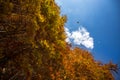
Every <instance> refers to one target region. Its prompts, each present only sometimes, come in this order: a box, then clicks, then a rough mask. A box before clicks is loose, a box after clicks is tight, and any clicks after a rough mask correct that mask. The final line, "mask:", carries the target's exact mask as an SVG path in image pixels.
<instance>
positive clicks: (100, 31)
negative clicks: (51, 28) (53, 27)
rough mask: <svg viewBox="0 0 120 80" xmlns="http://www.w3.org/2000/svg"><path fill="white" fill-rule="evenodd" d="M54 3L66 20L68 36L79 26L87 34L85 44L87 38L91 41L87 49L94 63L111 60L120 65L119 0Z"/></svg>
mask: <svg viewBox="0 0 120 80" xmlns="http://www.w3.org/2000/svg"><path fill="white" fill-rule="evenodd" d="M56 2H57V3H58V4H59V6H60V8H61V14H65V15H67V17H68V21H67V23H66V25H65V27H66V28H67V29H68V30H69V33H70V34H71V35H74V34H73V33H74V32H77V31H79V30H81V28H80V29H79V27H81V26H82V28H84V29H85V30H86V32H87V33H89V35H88V38H87V41H88V39H89V38H92V39H93V48H92V47H87V48H88V49H89V50H90V51H91V52H92V54H93V56H94V57H95V59H96V60H99V61H102V62H103V63H108V62H109V61H112V62H114V63H117V64H119V65H120V0H56ZM78 29H79V30H78ZM86 32H85V33H86ZM79 35H81V33H80V34H79ZM82 37H83V35H82ZM73 38H78V37H76V36H75V37H73V36H72V37H71V39H73ZM73 42H74V40H73ZM81 45H82V46H85V47H86V45H84V44H83V43H80V46H81Z"/></svg>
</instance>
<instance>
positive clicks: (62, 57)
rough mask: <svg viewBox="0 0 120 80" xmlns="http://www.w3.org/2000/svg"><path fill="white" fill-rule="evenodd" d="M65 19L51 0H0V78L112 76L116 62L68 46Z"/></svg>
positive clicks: (109, 79) (96, 79)
mask: <svg viewBox="0 0 120 80" xmlns="http://www.w3.org/2000/svg"><path fill="white" fill-rule="evenodd" d="M65 22H66V16H61V15H60V8H59V7H58V6H57V5H56V4H55V1H54V0H0V80H8V79H9V80H114V77H113V76H112V73H111V70H114V71H116V70H117V66H116V65H115V64H112V63H109V64H102V63H100V62H97V61H95V60H94V59H93V56H92V55H91V54H90V53H89V52H87V51H85V50H82V49H80V48H75V49H73V50H71V49H70V46H69V45H68V44H67V43H66V42H65V38H66V36H65V32H64V23H65Z"/></svg>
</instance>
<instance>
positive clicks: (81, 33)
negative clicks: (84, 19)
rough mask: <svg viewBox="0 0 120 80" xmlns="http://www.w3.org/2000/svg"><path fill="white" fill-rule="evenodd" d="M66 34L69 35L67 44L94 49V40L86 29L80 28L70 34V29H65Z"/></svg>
mask: <svg viewBox="0 0 120 80" xmlns="http://www.w3.org/2000/svg"><path fill="white" fill-rule="evenodd" d="M65 32H66V34H67V38H66V42H68V43H74V44H75V45H83V46H85V47H86V48H90V49H93V48H94V40H93V38H92V37H90V33H89V32H88V31H87V30H86V29H85V28H84V27H79V29H78V30H76V31H72V32H70V31H69V29H68V28H65Z"/></svg>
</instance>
